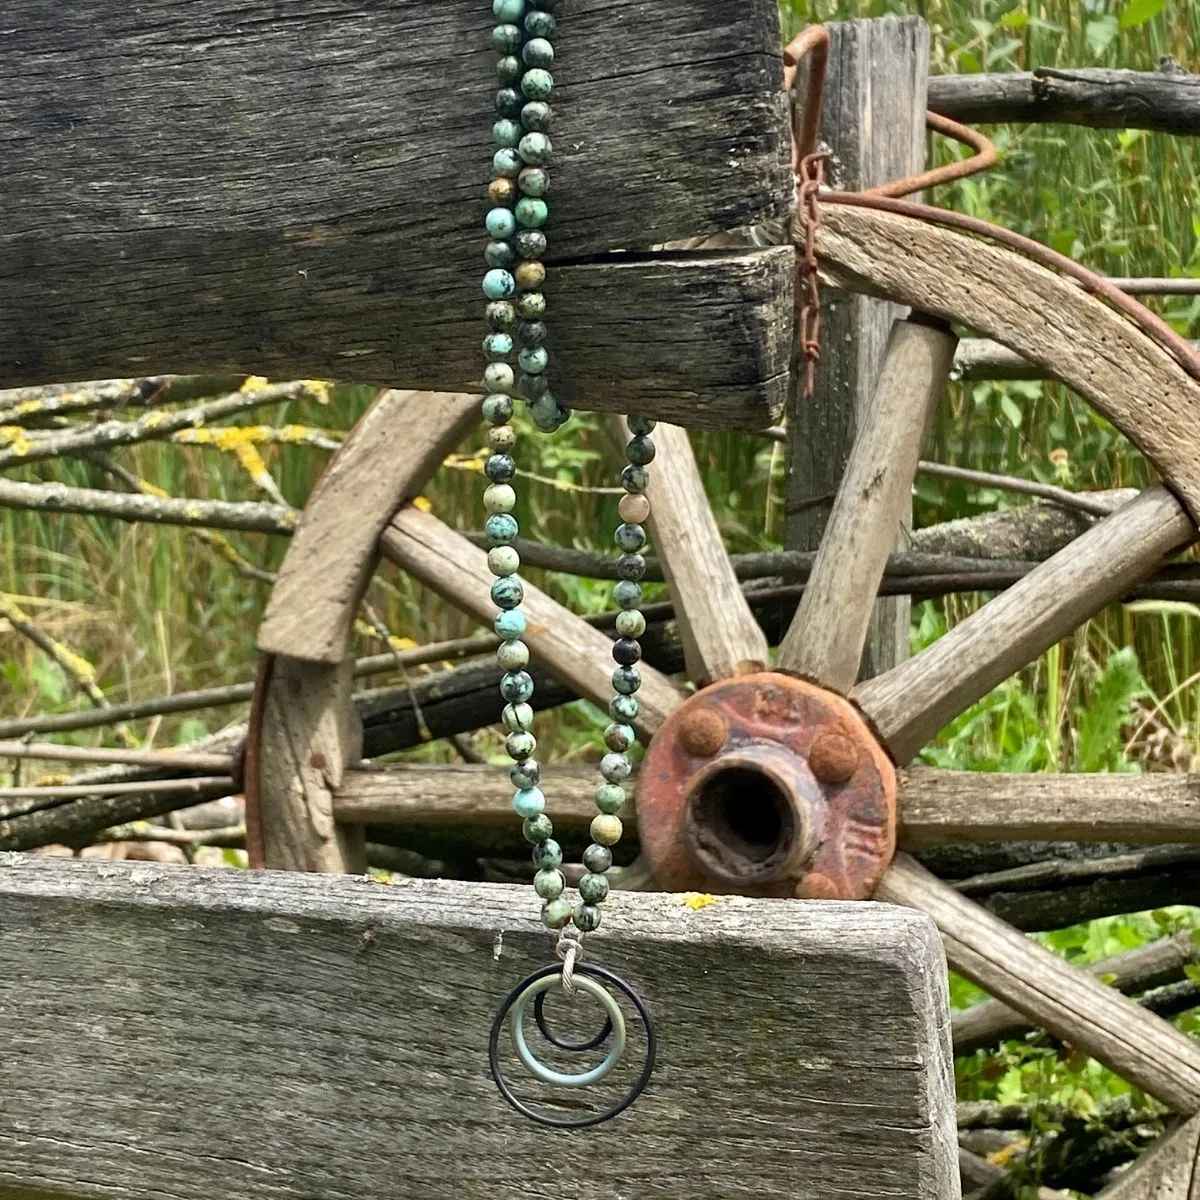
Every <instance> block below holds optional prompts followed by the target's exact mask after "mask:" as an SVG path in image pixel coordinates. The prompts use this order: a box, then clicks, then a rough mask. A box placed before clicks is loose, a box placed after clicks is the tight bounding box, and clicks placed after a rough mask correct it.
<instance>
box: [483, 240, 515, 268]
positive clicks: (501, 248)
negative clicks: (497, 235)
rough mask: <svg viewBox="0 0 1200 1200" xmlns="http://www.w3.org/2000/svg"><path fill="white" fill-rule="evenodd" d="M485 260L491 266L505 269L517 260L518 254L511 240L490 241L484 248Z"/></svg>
mask: <svg viewBox="0 0 1200 1200" xmlns="http://www.w3.org/2000/svg"><path fill="white" fill-rule="evenodd" d="M483 261H484V262H485V263H487V265H488V266H489V267H494V268H497V269H501V270H503V269H505V268H507V267H511V266H512V265H513V263H515V262H516V261H517V254H516V251H515V250H514V249H513V248H512V245H511V244H510V243H509V242H488V244H487V245H486V246H485V247H484V249H483Z"/></svg>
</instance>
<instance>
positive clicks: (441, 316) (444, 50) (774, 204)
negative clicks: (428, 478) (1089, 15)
mask: <svg viewBox="0 0 1200 1200" xmlns="http://www.w3.org/2000/svg"><path fill="white" fill-rule="evenodd" d="M494 24H495V20H494V18H493V16H492V13H491V10H490V6H489V5H487V4H483V5H481V4H478V3H476V2H475V0H446V2H445V3H439V4H437V5H429V4H427V3H423V2H422V0H397V2H396V3H393V4H389V5H385V6H379V5H368V6H366V7H364V6H363V5H361V4H353V3H349V2H348V0H330V2H328V3H327V2H325V0H292V2H291V3H289V4H288V6H287V10H286V13H280V14H278V15H277V16H275V15H273V16H272V18H271V19H264V20H256V21H248V20H246V18H245V15H244V14H243V13H242V12H240V11H237V10H233V9H230V8H229V7H228V6H227V5H225V4H223V3H222V2H221V0H194V2H193V3H190V4H186V5H179V4H175V3H173V2H172V0H151V2H150V3H148V4H143V5H139V6H136V7H130V6H129V5H127V4H125V3H123V0H100V2H98V3H95V4H91V5H87V6H73V7H64V6H62V5H59V4H55V3H52V2H51V0H14V3H10V4H9V5H8V6H7V10H6V31H5V57H4V66H3V69H2V70H0V111H3V112H4V113H5V114H6V120H5V122H4V127H3V129H0V155H2V156H3V159H4V162H5V172H4V178H3V181H2V182H0V210H2V211H3V212H4V215H5V220H4V228H3V231H2V232H0V261H3V262H4V265H5V270H4V272H3V273H2V274H0V310H3V311H4V312H5V313H6V314H7V317H6V321H5V323H4V326H3V329H2V330H0V384H3V385H5V386H7V385H9V384H17V383H39V382H47V381H54V380H62V379H85V378H96V377H102V376H105V375H114V376H128V375H137V374H145V373H146V372H147V371H148V370H159V369H160V366H159V365H160V364H167V365H168V366H169V367H170V369H171V370H176V369H178V370H185V371H191V370H192V369H193V368H194V367H196V368H198V366H199V364H212V365H211V369H212V370H226V369H228V370H231V371H246V372H252V373H255V374H261V375H267V376H271V377H280V376H282V377H285V378H294V377H297V376H311V377H319V378H338V379H344V380H355V381H362V382H376V383H380V384H388V385H393V386H397V387H410V388H414V389H421V390H431V391H445V392H452V391H466V390H472V389H471V387H470V386H469V385H470V384H471V383H472V382H473V381H474V380H476V379H477V378H478V376H479V373H480V369H481V368H480V363H479V353H478V342H479V333H478V323H479V320H480V309H481V304H482V298H481V296H480V294H479V279H480V276H481V272H482V271H483V269H484V268H483V259H482V251H483V245H484V242H485V240H486V238H485V234H484V231H483V216H484V213H485V210H486V205H487V199H486V187H487V183H488V180H489V177H490V175H489V171H490V165H491V161H492V155H493V153H494V149H495V147H494V145H493V144H492V139H491V126H492V122H493V121H494V119H495V111H494V103H493V101H494V96H495V90H496V67H495V62H496V54H495V51H494V50H493V49H492V46H491V37H490V33H491V28H492V26H493V25H494ZM651 26H652V28H653V36H652V37H650V36H647V30H648V28H650V27H651ZM779 46H780V37H779V25H778V17H777V15H776V10H775V5H774V4H773V3H772V2H771V0H748V3H747V4H744V5H739V6H738V8H737V10H736V11H735V10H733V9H730V8H729V6H728V5H727V4H724V3H723V2H722V0H701V2H700V3H694V2H693V0H665V2H664V3H661V4H657V5H655V7H654V9H653V12H652V13H651V12H650V11H649V10H647V9H646V8H645V5H644V4H643V3H641V2H640V0H623V2H621V3H616V4H613V3H602V2H601V0H580V2H579V3H578V4H576V5H574V6H573V7H572V9H571V11H570V12H569V13H564V14H562V15H561V17H560V32H559V37H558V38H557V39H556V51H557V54H558V58H557V61H556V64H555V69H554V73H555V76H556V83H557V85H558V86H557V89H556V96H555V109H556V125H555V130H554V143H555V148H556V162H555V166H554V205H553V215H552V217H551V223H550V226H549V234H550V247H551V249H550V255H549V261H551V263H552V264H561V263H565V262H572V263H580V260H581V259H583V258H585V257H588V256H594V255H598V254H604V253H605V252H610V251H618V250H624V251H635V250H648V249H650V248H651V247H652V246H656V245H660V244H662V243H664V242H668V241H670V240H671V239H672V238H678V237H685V236H690V235H693V234H697V233H703V232H716V231H718V230H721V229H728V228H735V227H738V226H741V225H746V224H752V223H754V222H756V221H758V220H761V219H763V218H764V217H766V216H780V215H783V214H785V213H786V212H787V211H788V210H789V208H790V203H791V200H790V186H789V180H790V173H789V170H788V164H787V125H786V117H785V106H784V100H783V96H782V94H781V91H780V88H781V84H782V64H781V57H780V51H779ZM679 63H686V64H687V69H686V70H680V69H679V68H678V65H677V64H679ZM786 276H787V272H776V271H771V270H766V271H765V274H764V269H763V268H762V267H759V266H755V265H753V264H751V263H747V262H742V263H737V262H733V261H730V260H726V261H724V262H721V261H714V262H695V261H693V262H692V264H691V265H690V267H688V268H685V269H680V268H679V267H674V268H671V269H665V268H664V266H663V265H662V264H661V263H659V262H649V263H630V262H625V263H615V262H609V263H605V264H602V265H594V266H586V265H579V266H577V267H574V268H572V269H571V270H567V269H566V268H565V267H557V268H552V270H551V272H550V283H549V288H548V296H549V299H550V305H551V312H553V314H554V319H555V325H554V338H555V346H556V349H557V350H559V351H560V352H559V353H557V354H556V355H555V356H554V358H555V360H556V361H557V362H558V363H559V364H560V365H562V366H563V367H564V369H565V370H566V371H567V372H568V374H567V375H566V376H564V377H563V379H562V380H561V383H560V386H559V388H558V391H559V392H560V393H561V396H560V398H561V399H563V400H564V401H565V402H569V403H573V404H575V405H576V406H578V407H591V405H592V400H591V394H592V393H593V392H597V393H599V394H600V396H601V399H599V400H597V401H596V402H595V403H596V406H597V407H604V404H603V398H604V396H606V395H608V394H609V392H608V388H609V387H612V388H613V390H614V391H615V385H612V384H611V380H612V378H613V377H614V376H616V377H619V378H620V379H621V381H622V385H621V388H620V397H621V404H622V406H623V405H625V404H627V403H630V402H632V401H635V400H636V401H638V403H637V405H636V407H638V408H639V409H641V410H643V411H645V412H647V414H648V415H662V416H663V417H669V416H670V415H671V412H670V411H668V410H670V409H671V406H672V404H674V409H673V412H674V416H675V417H677V418H680V419H684V418H685V417H686V414H687V410H688V408H689V407H696V408H699V409H704V408H706V407H707V406H708V402H709V401H711V402H712V404H713V405H714V406H716V407H720V406H721V404H722V403H726V404H727V406H726V407H725V413H726V415H727V417H728V418H734V414H740V419H750V418H751V412H750V410H752V409H755V408H757V409H758V410H759V411H760V412H765V411H766V408H767V407H769V406H770V405H769V404H768V403H767V397H766V393H768V392H770V393H771V394H772V395H774V394H775V393H776V392H778V395H777V397H776V399H777V401H778V404H782V400H783V396H782V390H781V389H782V387H783V386H784V385H783V382H782V381H783V379H784V377H785V376H786V356H787V345H786V342H787V340H788V339H787V338H786V337H785V338H783V339H782V342H783V344H782V346H781V347H772V346H770V345H769V344H768V340H767V339H768V337H769V336H773V334H771V330H772V329H773V328H774V326H775V323H776V318H778V319H779V320H780V321H782V323H783V324H782V328H783V330H784V332H785V333H787V332H788V325H787V312H786V310H787V300H786V297H785V296H784V290H783V289H784V287H785V286H786ZM764 287H765V288H766V289H767V293H766V294H764V293H763V290H762V289H763V288H764ZM597 289H598V290H597ZM98 295H104V297H105V303H104V304H97V303H96V299H95V298H96V296H98ZM745 300H748V301H749V303H745V304H744V303H743V301H745ZM606 306H607V307H609V309H610V312H611V316H610V318H609V319H607V320H601V321H598V322H597V321H595V320H594V318H595V316H596V314H597V313H603V311H604V308H605V307H606ZM764 306H765V308H772V309H774V308H777V309H778V312H776V313H775V315H774V316H773V317H772V318H771V319H769V320H766V321H765V322H764V320H762V317H763V315H764V311H763V310H764ZM681 309H688V310H690V311H688V312H687V313H686V316H685V315H684V313H682V312H681V311H679V310H681ZM672 310H675V313H676V316H675V317H674V318H673V317H672V315H671V313H672ZM756 313H757V315H756ZM618 314H619V316H620V328H619V329H617V328H616V327H615V326H616V320H615V318H616V317H617V316H618ZM634 330H636V336H632V337H631V336H630V333H631V331H634ZM676 335H678V336H680V337H681V338H682V340H681V341H678V342H677V341H676ZM706 339H712V341H711V345H712V350H711V351H710V352H706V351H705V350H704V342H705V340H706ZM718 350H719V354H718V353H717V351H718ZM776 351H779V352H780V354H781V357H782V361H781V362H774V363H773V364H771V365H770V367H769V369H766V370H764V369H763V368H764V365H765V364H764V360H765V359H771V358H773V357H774V355H775V352H776ZM203 369H204V370H208V369H210V367H208V366H205V367H204V368H203ZM714 371H715V372H716V375H715V376H714V375H713V374H712V373H713V372H714ZM706 375H708V376H711V377H710V378H708V379H707V381H706V378H705V377H706ZM718 377H719V378H718ZM739 377H740V378H739ZM685 380H690V381H691V386H692V387H694V388H695V389H696V397H695V399H694V403H693V404H689V403H687V402H686V398H685V393H686V391H687V386H685V382H684V381H685ZM722 386H726V387H728V388H729V389H730V398H729V400H728V402H722V401H720V400H719V393H720V391H721V387H722ZM639 392H640V394H639ZM664 393H666V394H665V395H664ZM659 397H661V402H660V407H661V410H662V411H661V414H660V413H655V412H653V411H652V410H653V409H654V408H655V402H656V399H658V398H659ZM671 397H674V399H673V400H672V399H671ZM611 407H614V408H615V407H617V406H616V405H613V406H611ZM715 411H716V410H715V408H714V414H715ZM734 419H737V418H734ZM718 423H720V421H718Z"/></svg>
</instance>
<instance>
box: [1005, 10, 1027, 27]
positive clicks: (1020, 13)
mask: <svg viewBox="0 0 1200 1200" xmlns="http://www.w3.org/2000/svg"><path fill="white" fill-rule="evenodd" d="M1000 24H1001V25H1003V26H1004V28H1005V29H1024V28H1025V26H1026V25H1028V24H1029V14H1028V13H1027V12H1026V11H1025V10H1024V9H1023V8H1014V9H1013V10H1012V12H1006V13H1005V14H1004V16H1002V17H1001V18H1000Z"/></svg>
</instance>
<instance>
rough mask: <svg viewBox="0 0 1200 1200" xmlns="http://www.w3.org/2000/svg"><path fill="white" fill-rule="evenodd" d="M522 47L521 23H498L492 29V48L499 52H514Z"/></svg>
mask: <svg viewBox="0 0 1200 1200" xmlns="http://www.w3.org/2000/svg"><path fill="white" fill-rule="evenodd" d="M520 48H521V27H520V26H519V25H497V26H496V28H495V29H493V30H492V49H493V50H495V51H496V53H497V54H513V53H515V52H516V51H517V50H520Z"/></svg>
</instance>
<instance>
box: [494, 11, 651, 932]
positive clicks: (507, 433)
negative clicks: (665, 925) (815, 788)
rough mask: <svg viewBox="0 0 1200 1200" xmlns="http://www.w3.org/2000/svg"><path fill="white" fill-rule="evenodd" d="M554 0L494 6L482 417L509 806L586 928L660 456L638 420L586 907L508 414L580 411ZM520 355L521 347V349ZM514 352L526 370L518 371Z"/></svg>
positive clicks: (548, 888) (542, 887)
mask: <svg viewBox="0 0 1200 1200" xmlns="http://www.w3.org/2000/svg"><path fill="white" fill-rule="evenodd" d="M556 4H557V0H493V3H492V11H493V13H494V14H495V16H496V17H497V19H498V20H499V21H500V24H498V25H497V26H496V27H495V29H494V30H493V31H492V44H493V46H494V48H495V49H496V51H497V52H498V53H499V55H500V58H499V62H498V64H497V70H498V73H499V77H500V85H501V86H500V90H499V91H498V92H497V94H496V112H497V119H496V122H495V124H494V125H493V127H492V131H493V136H494V139H495V142H496V145H497V150H496V152H495V155H494V158H493V168H494V178H493V180H492V182H491V184H490V186H489V187H488V199H489V201H490V203H491V208H490V209H489V211H488V214H487V220H486V225H487V232H488V236H489V238H490V239H491V240H490V241H489V242H488V244H487V247H486V250H485V251H484V258H485V261H486V262H487V266H488V271H487V273H486V274H485V275H484V278H483V292H484V295H485V296H486V297H487V300H488V304H487V320H488V326H489V332H488V334H487V336H486V337H485V338H484V343H483V350H484V356H485V358H486V360H487V366H486V367H485V369H484V383H485V385H486V387H487V389H488V395H487V396H486V398H485V399H484V401H483V416H484V419H485V420H486V421H488V422H489V423H490V424H491V426H492V427H491V429H490V430H489V431H488V435H487V442H488V447H489V449H490V451H491V453H490V455H489V457H488V459H487V461H486V463H485V465H484V473H485V475H486V476H487V479H488V481H489V482H488V487H487V489H486V491H485V492H484V507H485V509H486V511H487V514H488V516H487V520H486V522H485V524H484V533H485V535H486V537H487V542H488V546H489V550H488V567H489V569H490V570H491V572H492V574H493V575H494V576H496V581H495V583H493V584H492V590H491V595H492V600H493V601H494V603H495V604H496V606H497V608H499V609H500V612H499V613H498V614H497V616H496V619H495V625H494V628H495V631H496V634H497V636H498V637H500V638H501V639H502V640H501V644H500V647H499V649H498V650H497V652H496V657H497V661H498V662H499V664H500V666H501V667H503V669H504V675H503V676H502V678H501V681H500V694H501V697H502V698H503V700H504V701H505V704H504V708H503V711H502V714H501V718H502V720H503V722H504V727H505V729H506V730H507V735H508V736H507V738H506V741H505V748H506V749H507V751H508V754H509V756H510V757H511V758H512V759H513V765H512V768H511V770H510V772H509V777H510V778H511V780H512V783H513V786H514V788H515V789H516V791H515V793H514V795H513V809H514V810H515V812H516V813H517V815H518V816H519V817H521V818H522V819H523V821H524V825H523V832H524V835H525V838H526V840H527V841H529V842H530V843H531V844H532V846H533V862H534V865H535V866H536V868H537V873H536V874H535V876H534V890H535V891H536V893H537V895H538V896H539V897H541V899H542V901H543V906H542V921H543V922H544V924H545V925H546V926H547V927H549V928H551V929H563V928H564V927H565V926H567V925H568V924H570V923H572V922H574V924H575V926H576V928H577V929H578V930H579V931H580V932H581V933H589V932H591V931H592V930H594V929H596V928H598V927H599V925H600V905H601V904H602V903H603V902H604V900H605V898H606V897H607V895H608V890H609V883H608V878H607V874H606V873H607V871H608V869H609V867H610V866H611V865H612V847H613V846H614V845H616V843H617V842H618V841H620V838H621V834H622V832H623V827H622V822H621V818H620V816H619V813H620V812H621V809H622V808H623V807H624V805H625V801H626V792H625V788H624V787H623V786H622V785H623V783H624V782H625V780H627V779H628V778H629V775H630V774H631V772H632V764H631V762H630V759H629V755H628V751H629V750H630V748H631V747H632V746H633V744H634V742H635V741H636V738H637V735H636V733H635V732H634V729H633V722H634V721H636V719H637V715H638V702H637V698H636V693H637V691H638V689H639V688H640V687H641V682H642V680H641V673H640V672H639V670H638V668H637V663H638V662H639V661H640V660H641V657H642V651H641V645H640V643H639V641H638V639H639V638H640V637H641V636H642V634H643V633H644V632H645V629H646V621H645V618H644V617H643V616H642V614H641V612H640V611H639V606H640V604H641V599H642V588H641V580H642V578H643V576H644V575H645V571H646V561H645V558H644V557H643V555H642V553H641V552H642V550H643V549H644V548H645V544H646V531H645V528H644V526H645V522H646V519H647V517H648V516H649V513H650V505H649V501H648V500H647V499H646V496H645V489H646V485H647V483H648V480H649V475H648V472H647V470H646V468H647V466H648V465H649V464H650V462H651V461H652V460H653V458H654V443H653V442H652V441H651V439H650V433H651V431H652V430H653V428H654V423H653V422H652V421H640V420H631V421H630V423H629V424H630V430H631V433H632V437H631V438H630V440H629V443H628V446H627V448H626V455H627V459H628V464H627V465H626V467H625V468H624V470H623V471H622V474H621V483H622V486H623V487H624V489H625V492H626V495H625V496H623V497H622V499H621V503H620V506H619V507H620V516H621V524H620V525H619V526H618V527H617V531H616V535H615V540H616V544H617V548H618V549H619V550H620V551H621V556H620V558H619V560H618V570H619V574H620V580H619V582H618V583H617V584H616V586H615V588H614V593H613V594H614V598H615V600H616V603H617V606H618V608H619V609H620V610H621V611H620V613H619V614H618V616H617V634H618V638H617V640H616V641H615V642H614V643H613V658H614V660H615V662H616V664H617V666H616V669H615V670H614V672H613V676H612V683H613V689H614V692H615V693H616V694H615V695H614V697H613V699H612V701H611V703H610V704H609V715H610V717H611V718H612V723H611V724H610V725H609V726H608V727H607V729H606V730H605V732H604V742H605V745H606V747H607V749H608V753H607V754H605V755H604V757H603V759H602V761H601V764H600V771H601V775H602V776H603V782H602V783H601V784H600V786H599V787H598V788H597V789H596V806H597V808H598V809H599V810H600V811H599V815H597V816H596V817H595V819H594V820H593V821H592V824H591V835H592V843H591V845H589V846H588V847H587V849H586V850H585V851H584V855H583V863H584V866H585V867H586V869H587V873H586V874H585V875H584V876H583V877H582V878H581V879H580V881H579V896H580V899H579V903H578V904H574V903H572V901H570V900H569V899H568V898H567V897H566V896H565V895H564V892H565V891H566V880H565V878H564V876H563V872H562V861H563V856H562V848H561V847H560V846H559V844H558V842H557V841H555V839H554V836H553V834H554V826H553V823H552V822H551V820H550V818H549V817H548V816H547V815H546V813H545V807H546V798H545V795H544V794H543V792H542V790H541V787H540V786H539V784H540V782H541V768H540V766H539V765H538V762H537V760H536V759H535V758H534V752H535V751H536V749H537V741H536V739H535V738H534V736H533V733H532V732H531V730H532V726H533V708H532V706H531V704H530V703H529V702H530V700H531V699H532V698H533V688H534V684H533V678H532V676H531V675H530V674H529V672H528V671H527V670H526V667H527V666H528V664H529V647H528V646H527V645H526V644H525V642H524V641H523V640H522V639H523V637H524V634H525V630H526V628H527V625H528V621H527V618H526V616H525V614H524V613H523V612H522V611H521V603H522V601H523V600H524V587H523V586H522V584H521V581H520V579H519V578H518V577H517V572H518V571H519V570H520V566H521V559H520V555H519V554H518V553H517V550H516V547H515V546H514V544H513V543H514V542H515V541H516V539H517V535H518V533H519V527H518V524H517V520H516V518H515V517H514V516H513V509H514V508H515V507H516V501H517V496H516V491H515V489H514V488H513V486H512V480H513V478H514V476H515V474H516V462H515V460H514V458H513V454H512V451H513V449H514V447H515V444H516V431H515V429H514V427H513V426H512V424H511V423H510V422H511V419H512V415H513V412H514V409H515V398H516V397H519V398H521V399H523V400H524V401H525V402H526V403H527V404H528V406H529V413H530V416H531V418H532V420H533V422H534V424H535V425H536V426H537V427H538V428H539V429H541V430H543V431H544V432H547V433H552V432H554V431H555V430H557V429H559V428H560V427H561V426H562V425H563V424H564V423H565V422H566V421H567V419H568V418H569V416H570V410H569V409H566V408H564V407H562V406H561V405H559V404H558V402H557V401H556V400H555V399H554V396H553V394H552V393H551V391H550V388H549V383H548V379H547V368H548V366H549V363H550V355H549V351H548V350H547V348H546V341H547V336H548V331H547V327H546V323H545V321H544V320H543V318H544V316H545V314H546V297H545V295H544V294H543V292H542V291H541V288H542V285H543V283H544V282H545V278H546V268H545V264H544V262H543V261H542V260H543V258H544V256H545V253H546V248H547V238H546V234H545V227H546V224H547V222H548V220H549V216H550V210H549V205H548V204H547V201H546V196H547V194H548V193H549V191H550V171H549V167H550V163H551V160H552V157H553V146H552V144H551V141H550V136H549V131H550V127H551V125H552V123H553V120H554V112H553V109H552V108H551V106H550V103H549V100H550V97H551V95H552V94H553V91H554V77H553V75H552V74H551V72H550V69H549V68H550V67H551V66H552V65H553V63H554V45H553V40H552V39H553V37H554V34H555V30H556V21H555V18H554V15H553V12H552V10H553V9H554V8H555V6H556ZM518 344H519V346H520V349H519V350H518V349H517V346H518ZM514 352H515V353H516V365H517V368H518V369H519V375H518V372H517V371H515V370H514V368H513V362H512V359H513V355H514Z"/></svg>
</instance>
